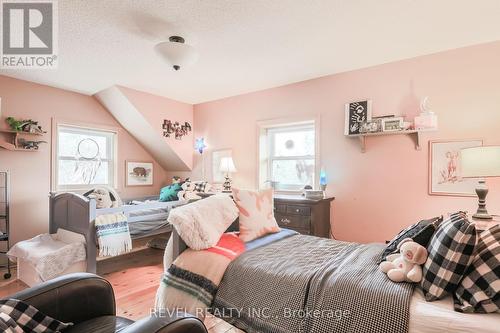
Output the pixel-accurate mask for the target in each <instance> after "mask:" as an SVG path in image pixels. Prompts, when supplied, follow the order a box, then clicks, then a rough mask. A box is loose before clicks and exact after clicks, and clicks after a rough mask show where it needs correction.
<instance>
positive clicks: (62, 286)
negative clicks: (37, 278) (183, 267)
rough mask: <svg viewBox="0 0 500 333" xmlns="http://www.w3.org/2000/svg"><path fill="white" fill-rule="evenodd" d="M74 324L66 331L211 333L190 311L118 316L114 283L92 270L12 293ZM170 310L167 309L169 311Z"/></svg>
mask: <svg viewBox="0 0 500 333" xmlns="http://www.w3.org/2000/svg"><path fill="white" fill-rule="evenodd" d="M9 298H15V299H19V300H22V301H24V302H26V303H28V304H31V305H32V306H34V307H36V308H37V309H38V310H40V311H41V312H43V313H45V314H46V315H49V316H51V317H53V318H55V319H58V320H60V321H63V322H72V323H74V325H73V326H72V327H70V328H68V329H67V330H65V331H64V333H93V332H95V333H116V332H120V333H207V330H206V328H205V325H203V322H202V321H201V320H199V319H198V318H196V317H194V316H191V315H189V314H176V315H172V316H168V315H166V314H165V316H163V314H162V316H151V317H147V318H144V319H141V320H139V321H136V322H134V321H132V320H130V319H126V318H122V317H117V316H116V304H115V295H114V293H113V289H112V287H111V284H110V283H109V282H108V281H106V280H105V279H103V278H101V277H99V276H97V275H94V274H89V273H75V274H69V275H65V276H61V277H59V278H56V279H54V280H51V281H47V282H45V283H42V284H40V285H38V286H36V287H33V288H29V289H26V290H23V291H21V292H19V293H17V294H14V295H11V296H9ZM166 312H167V311H166Z"/></svg>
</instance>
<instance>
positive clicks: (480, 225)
mask: <svg viewBox="0 0 500 333" xmlns="http://www.w3.org/2000/svg"><path fill="white" fill-rule="evenodd" d="M472 222H474V225H475V226H476V230H477V231H479V232H481V231H484V230H488V229H489V228H491V227H493V226H495V225H497V224H500V216H498V215H494V216H493V220H481V219H472Z"/></svg>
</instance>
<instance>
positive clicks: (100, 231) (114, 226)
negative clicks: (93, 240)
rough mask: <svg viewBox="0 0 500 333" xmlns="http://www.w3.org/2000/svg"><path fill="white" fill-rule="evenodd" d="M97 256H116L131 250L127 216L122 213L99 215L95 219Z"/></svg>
mask: <svg viewBox="0 0 500 333" xmlns="http://www.w3.org/2000/svg"><path fill="white" fill-rule="evenodd" d="M95 231H96V236H97V243H98V244H99V256H101V257H103V256H117V255H120V254H123V253H127V252H129V251H130V250H132V238H131V237H130V230H129V228H128V222H127V217H126V216H125V215H124V214H122V213H116V214H105V215H99V216H97V217H96V219H95Z"/></svg>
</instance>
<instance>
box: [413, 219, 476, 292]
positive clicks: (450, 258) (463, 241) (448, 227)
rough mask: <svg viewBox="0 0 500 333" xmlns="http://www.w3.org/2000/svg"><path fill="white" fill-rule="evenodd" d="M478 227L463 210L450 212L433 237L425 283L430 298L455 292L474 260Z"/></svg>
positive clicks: (424, 272) (423, 284)
mask: <svg viewBox="0 0 500 333" xmlns="http://www.w3.org/2000/svg"><path fill="white" fill-rule="evenodd" d="M475 246H476V228H475V227H474V225H473V224H472V223H470V222H469V221H468V220H467V216H466V215H465V214H464V213H462V212H460V213H455V214H452V215H450V217H449V219H448V220H447V221H445V222H443V223H442V224H441V226H440V227H439V229H438V230H437V231H436V233H435V234H434V236H433V237H432V240H431V243H430V245H429V248H428V252H429V257H428V258H427V261H426V262H425V265H424V268H423V278H422V282H421V287H422V290H423V292H424V295H425V299H426V300H427V301H435V300H438V299H441V298H442V297H444V296H445V295H447V294H448V293H453V292H455V290H456V289H457V287H458V284H459V283H460V280H462V277H463V275H464V274H465V272H466V270H467V268H468V267H469V265H470V264H471V262H472V259H473V255H474V250H475Z"/></svg>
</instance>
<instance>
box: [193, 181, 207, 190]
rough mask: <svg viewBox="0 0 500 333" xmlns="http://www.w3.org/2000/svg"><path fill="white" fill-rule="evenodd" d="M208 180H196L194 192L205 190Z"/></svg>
mask: <svg viewBox="0 0 500 333" xmlns="http://www.w3.org/2000/svg"><path fill="white" fill-rule="evenodd" d="M207 184H208V182H196V183H194V191H195V192H205V189H206V187H207Z"/></svg>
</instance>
